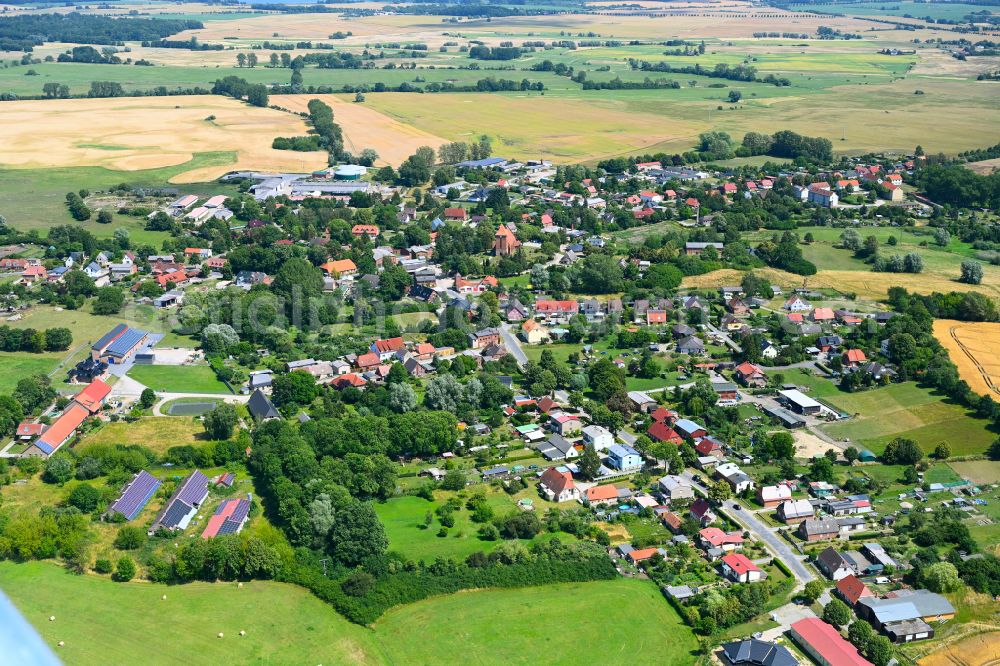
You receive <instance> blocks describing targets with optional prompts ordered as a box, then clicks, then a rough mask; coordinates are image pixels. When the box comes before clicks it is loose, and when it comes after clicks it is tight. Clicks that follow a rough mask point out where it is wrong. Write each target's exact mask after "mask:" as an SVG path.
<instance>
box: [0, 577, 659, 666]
mask: <svg viewBox="0 0 1000 666" xmlns="http://www.w3.org/2000/svg"><path fill="white" fill-rule="evenodd" d="M0 579H2V580H3V589H4V592H5V593H6V594H7V595H8V596H9V597H10V598H11V599H12V600H13V602H14V604H15V605H16V606H17V607H18V608H19V609H20V610H21V612H22V613H23V614H24V616H25V618H26V619H27V620H28V621H29V622H30V623H31V624H33V625H34V626H35V628H36V629H38V631H39V633H41V635H42V638H43V639H44V640H45V642H46V643H48V644H49V645H50V646H52V649H53V650H54V651H56V653H57V654H58V656H59V657H60V658H61V659H62V660H63V661H65V662H66V663H68V664H81V665H82V664H100V665H104V664H125V663H131V662H133V661H135V659H136V658H137V657H138V656H139V655H140V654H141V655H145V657H144V658H143V661H146V662H147V663H163V664H166V663H181V662H184V661H189V660H191V659H192V655H197V661H199V662H202V661H204V662H215V663H241V664H264V663H298V664H306V663H309V664H319V663H326V664H377V663H381V662H382V660H381V659H380V657H379V652H378V649H377V648H376V647H375V643H374V637H373V635H372V633H371V631H369V630H367V629H364V628H362V627H359V626H356V625H353V624H351V623H349V622H348V621H347V620H345V619H343V618H342V617H340V616H339V615H337V613H336V612H334V610H333V609H332V608H330V606H328V605H326V604H324V603H323V602H322V601H320V600H319V599H317V598H315V597H313V596H312V595H311V594H310V593H309V592H307V591H306V590H304V589H302V588H299V587H295V586H293V585H285V584H282V583H273V582H263V581H255V582H248V583H244V584H243V587H242V588H238V587H237V586H236V583H190V584H187V585H170V586H167V585H156V584H151V583H112V582H110V581H109V580H108V579H106V578H100V577H97V576H89V575H88V576H78V575H74V574H71V573H68V572H67V571H65V570H63V569H62V568H60V567H58V566H56V565H54V564H51V563H47V562H29V563H25V564H13V563H11V562H0ZM162 595H166V596H167V598H166V600H162V599H161V598H160V597H161V596H162ZM664 606H665V604H664ZM95 609H100V612H98V613H95V612H94V611H95ZM51 615H54V616H55V617H56V620H55V621H54V622H49V621H48V618H49V616H51ZM164 627H170V630H169V631H164V630H163V628H164ZM240 631H246V635H245V636H240V635H239V632H240ZM220 632H222V633H223V634H224V636H225V637H224V638H221V639H220V638H217V634H218V633H220ZM59 641H65V642H66V644H65V646H64V647H61V648H59V647H56V644H57V643H58V642H59Z"/></svg>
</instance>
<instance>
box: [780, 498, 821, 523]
mask: <svg viewBox="0 0 1000 666" xmlns="http://www.w3.org/2000/svg"><path fill="white" fill-rule="evenodd" d="M815 513H816V510H815V509H814V508H813V505H812V504H811V503H810V502H809V500H807V499H798V500H787V501H784V502H782V503H781V504H779V505H778V509H777V510H776V511H775V515H776V516H777V517H778V520H780V521H782V522H784V523H799V522H802V521H803V520H805V519H806V518H812V517H813V515H815Z"/></svg>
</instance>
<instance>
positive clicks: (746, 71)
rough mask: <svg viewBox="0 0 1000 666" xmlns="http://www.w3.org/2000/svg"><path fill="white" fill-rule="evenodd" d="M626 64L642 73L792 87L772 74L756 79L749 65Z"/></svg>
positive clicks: (646, 61)
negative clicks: (691, 76) (687, 75)
mask: <svg viewBox="0 0 1000 666" xmlns="http://www.w3.org/2000/svg"><path fill="white" fill-rule="evenodd" d="M628 64H629V67H631V68H632V69H633V70H639V71H642V72H673V73H676V74H691V75H694V76H707V77H709V78H713V79H726V80H728V81H747V82H750V81H755V82H758V83H769V84H772V85H775V86H781V87H784V86H790V85H792V82H791V81H790V80H789V79H787V78H784V77H777V76H775V75H774V74H768V75H767V76H765V77H764V78H757V68H756V67H752V66H751V65H743V64H740V65H727V64H725V63H721V62H720V63H718V64H717V65H715V67H703V66H702V65H701V64H700V63H695V64H693V65H671V64H670V63H667V62H657V63H652V62H649V61H648V60H638V59H636V58H629V59H628Z"/></svg>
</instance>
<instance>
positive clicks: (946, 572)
mask: <svg viewBox="0 0 1000 666" xmlns="http://www.w3.org/2000/svg"><path fill="white" fill-rule="evenodd" d="M920 579H921V580H922V581H923V584H924V587H926V588H927V589H928V590H930V591H931V592H956V591H958V590H960V589H961V588H962V581H961V579H960V578H959V577H958V569H957V568H955V565H954V564H952V563H951V562H937V563H936V564H932V565H930V566H928V567H924V568H923V569H922V570H921V572H920Z"/></svg>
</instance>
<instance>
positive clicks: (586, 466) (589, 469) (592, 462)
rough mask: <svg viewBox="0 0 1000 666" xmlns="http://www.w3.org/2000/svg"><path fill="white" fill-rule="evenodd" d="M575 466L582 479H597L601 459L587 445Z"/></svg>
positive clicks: (592, 448)
mask: <svg viewBox="0 0 1000 666" xmlns="http://www.w3.org/2000/svg"><path fill="white" fill-rule="evenodd" d="M576 464H577V466H578V467H579V468H580V475H581V476H583V478H585V479H588V480H593V479H596V478H597V474H598V472H599V470H600V469H601V457H600V456H599V455H597V451H596V450H595V449H594V447H593V446H591V445H589V444H588V445H587V446H586V448H584V450H583V455H581V456H580V458H579V460H577V463H576Z"/></svg>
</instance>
